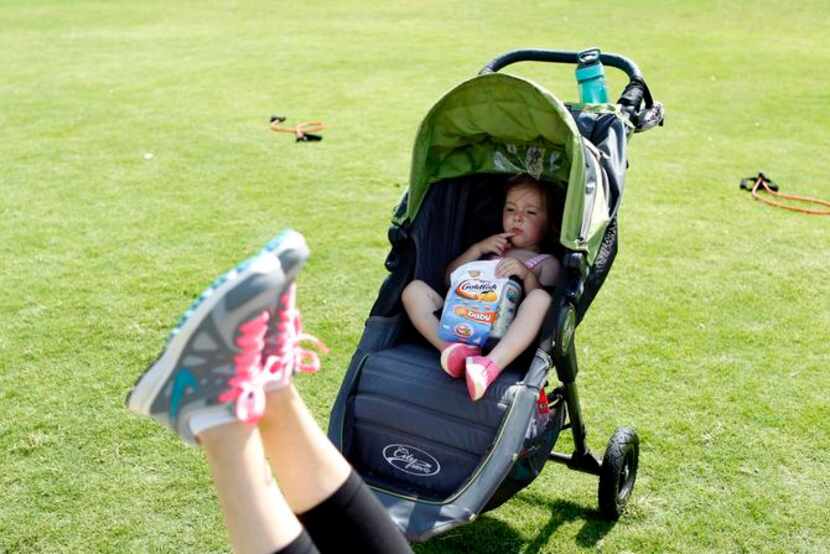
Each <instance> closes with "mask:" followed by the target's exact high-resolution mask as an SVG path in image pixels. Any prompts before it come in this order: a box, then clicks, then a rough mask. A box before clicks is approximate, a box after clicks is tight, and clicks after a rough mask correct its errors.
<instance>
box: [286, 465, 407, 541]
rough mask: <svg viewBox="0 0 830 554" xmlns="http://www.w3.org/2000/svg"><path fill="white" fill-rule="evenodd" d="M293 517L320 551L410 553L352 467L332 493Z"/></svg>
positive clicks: (403, 539)
mask: <svg viewBox="0 0 830 554" xmlns="http://www.w3.org/2000/svg"><path fill="white" fill-rule="evenodd" d="M297 517H298V518H299V520H300V523H302V524H303V527H305V528H306V530H307V531H308V534H309V535H311V539H312V540H313V541H314V544H315V545H317V548H319V549H320V552H323V553H327V552H360V553H366V554H373V553H378V554H404V553H407V554H411V553H412V549H411V548H410V547H409V543H408V542H406V539H405V538H404V536H403V534H402V533H401V532H400V530H399V529H398V528H397V526H396V525H395V524H394V523H393V522H392V520H391V519H390V518H389V515H388V514H387V513H386V510H385V509H384V508H383V506H382V505H381V503H380V501H378V499H377V498H375V495H374V494H372V491H371V490H369V487H368V486H366V483H364V482H363V479H361V478H360V476H359V475H358V474H357V473H355V472H354V470H353V471H352V473H351V474H350V475H349V477H348V479H346V482H345V483H343V486H341V487H340V488H339V489H338V490H337V491H335V492H334V494H332V495H331V496H330V497H328V498H327V499H325V500H324V501H323V502H321V503H320V504H318V505H317V506H315V507H314V508H312V509H310V510H309V511H307V512H305V513H304V514H300V515H299V516H297Z"/></svg>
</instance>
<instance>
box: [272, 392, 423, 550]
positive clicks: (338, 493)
mask: <svg viewBox="0 0 830 554" xmlns="http://www.w3.org/2000/svg"><path fill="white" fill-rule="evenodd" d="M259 426H260V433H261V434H262V440H263V443H264V446H265V451H266V454H267V456H268V460H269V462H270V464H271V468H272V469H273V471H274V474H275V475H276V477H277V479H278V481H279V483H280V488H281V489H282V492H283V494H285V499H286V501H287V502H288V505H289V506H290V507H291V509H293V510H294V512H295V513H297V514H299V519H300V522H301V523H302V524H303V526H304V527H305V529H306V530H307V531H308V534H309V535H310V536H311V538H312V540H313V541H314V544H316V545H317V547H318V548H319V549H320V551H321V552H329V551H331V552H334V551H342V552H352V551H354V552H361V553H367V554H373V553H377V554H398V553H411V552H412V550H411V549H410V547H409V544H408V543H407V542H406V539H405V538H404V536H403V534H401V532H400V531H399V530H398V528H397V527H396V526H395V524H394V523H393V522H392V520H391V519H390V518H389V515H388V514H387V513H386V510H385V509H384V508H383V506H381V504H380V502H379V501H378V500H377V498H375V496H374V494H373V493H372V492H371V491H370V490H369V488H368V487H367V486H366V484H365V483H364V482H363V480H362V479H361V478H360V476H358V475H357V474H356V473H355V472H354V471H353V470H352V468H351V466H350V465H349V463H348V462H347V461H346V460H345V458H343V456H342V455H341V454H340V452H339V451H338V450H337V449H336V448H335V447H334V445H333V444H332V443H331V442H330V441H329V439H328V437H327V436H326V435H325V434H324V433H323V431H322V429H320V427H319V426H318V425H317V423H316V422H315V421H314V418H313V417H312V415H311V413H310V412H309V410H308V408H307V407H306V405H305V403H304V402H303V400H302V398H301V397H300V395H299V394H298V393H297V390H296V389H295V388H294V386H293V385H289V386H287V387H285V388H282V389H280V390H277V391H272V392H269V393H268V395H267V403H266V409H265V415H264V416H263V418H262V420H260V423H259Z"/></svg>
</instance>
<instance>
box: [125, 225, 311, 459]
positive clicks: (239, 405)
mask: <svg viewBox="0 0 830 554" xmlns="http://www.w3.org/2000/svg"><path fill="white" fill-rule="evenodd" d="M308 254H309V252H308V246H307V245H306V242H305V239H304V238H303V236H302V235H300V234H299V233H297V232H295V231H291V230H286V231H283V232H281V233H280V234H278V235H277V236H276V237H275V238H274V239H273V240H272V241H270V242H269V243H268V244H267V245H266V246H265V247H264V248H263V249H262V250H261V251H260V252H259V253H258V254H257V255H255V256H253V257H251V258H249V259H248V260H246V261H244V262H242V263H241V264H239V265H238V266H237V267H235V268H234V269H232V270H231V271H229V272H227V273H225V274H224V275H222V276H221V277H219V278H218V279H216V280H215V281H214V282H213V284H212V285H211V286H210V287H208V288H207V289H206V290H205V291H204V292H203V293H202V294H201V295H200V296H199V298H198V299H196V301H195V302H194V303H193V305H192V306H191V307H190V308H189V309H188V310H187V311H186V312H185V314H184V315H183V316H182V318H181V319H180V320H179V323H178V324H177V325H176V328H175V329H173V331H172V332H171V334H170V336H169V337H168V339H167V344H166V346H165V349H164V351H163V352H162V353H161V355H160V356H159V358H158V359H157V360H156V361H155V362H154V363H153V364H152V365H151V366H150V367H149V369H147V371H146V372H145V373H144V375H142V376H141V378H139V380H138V382H137V383H136V384H135V387H133V390H132V391H131V392H130V393H129V395H128V396H127V407H128V408H129V409H130V410H131V411H133V412H136V413H138V414H141V415H147V416H150V417H152V418H153V419H155V420H156V421H158V422H159V423H161V424H162V425H166V426H168V427H170V428H171V429H173V430H174V431H175V432H176V433H178V434H179V436H180V437H181V438H182V439H183V440H184V441H185V442H187V443H190V444H195V443H196V435H198V434H199V433H200V432H202V431H204V430H206V429H208V428H211V427H215V426H217V425H222V424H225V423H230V422H233V421H244V422H248V423H255V422H256V421H257V420H258V419H259V418H260V417H261V416H262V413H263V410H264V408H265V390H272V389H275V388H278V387H280V386H285V385H286V384H287V383H289V382H290V378H291V375H292V374H293V373H294V372H296V371H310V370H314V369H316V367H319V360H318V359H317V357H316V354H314V353H312V352H307V351H305V350H303V349H301V348H300V346H299V342H300V341H303V340H309V339H312V340H316V339H313V337H310V336H308V335H304V334H303V333H302V330H301V328H300V324H299V313H298V312H297V311H296V309H295V308H294V306H293V303H294V279H295V278H296V277H297V274H298V273H299V272H300V269H301V267H302V266H303V264H304V263H305V261H306V259H307V258H308ZM266 344H267V345H269V346H268V347H267V348H266Z"/></svg>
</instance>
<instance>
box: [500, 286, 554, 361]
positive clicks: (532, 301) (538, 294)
mask: <svg viewBox="0 0 830 554" xmlns="http://www.w3.org/2000/svg"><path fill="white" fill-rule="evenodd" d="M550 302H551V298H550V295H549V294H548V293H546V292H545V291H544V290H542V289H535V290H532V291H530V294H528V295H527V298H525V299H524V301H523V302H522V303H521V304H520V305H519V311H518V312H517V313H516V318H515V319H514V320H513V323H511V324H510V327H508V328H507V333H505V335H504V337H503V338H502V339H501V340H500V341H499V342H498V344H496V346H495V347H494V348H493V350H491V351H490V353H489V354H487V357H488V358H490V359H491V360H493V361H494V362H495V363H496V365H497V366H499V367H501V368H504V367H507V366H508V365H509V364H510V362H512V361H513V360H515V359H516V358H518V357H519V355H520V354H521V353H522V352H524V351H525V349H526V348H527V347H528V346H530V343H531V341H532V340H533V339H534V338H535V337H536V335H537V333H539V329H540V328H541V327H542V322H543V321H544V320H545V314H546V313H547V312H548V308H549V307H550Z"/></svg>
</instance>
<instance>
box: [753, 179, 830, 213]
mask: <svg viewBox="0 0 830 554" xmlns="http://www.w3.org/2000/svg"><path fill="white" fill-rule="evenodd" d="M750 185H751V186H750ZM741 188H742V189H743V190H748V191H750V192H752V197H753V198H754V199H755V200H760V201H761V202H763V203H764V204H769V205H770V206H775V207H776V208H784V209H785V210H790V211H792V212H799V213H802V214H809V215H830V209H827V210H816V209H811V208H799V207H797V206H788V205H786V204H784V203H783V202H776V201H774V200H770V199H769V198H764V197H763V196H761V195H760V194H758V191H759V190H761V189H763V191H764V192H766V193H767V194H769V195H770V196H772V197H773V198H783V199H785V200H793V201H795V202H803V203H805V204H818V205H819V206H826V207H827V208H830V202H828V201H827V200H821V199H819V198H811V197H809V196H799V195H797V194H784V193H781V192H778V185H777V184H776V183H775V181H773V180H772V179H769V178H768V177H767V176H766V175H764V174H763V173H760V172H759V173H758V175H756V176H755V177H747V178H746V179H743V180H741Z"/></svg>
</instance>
